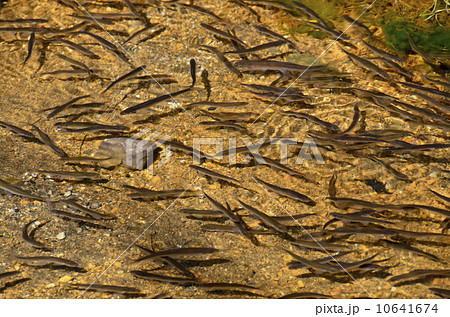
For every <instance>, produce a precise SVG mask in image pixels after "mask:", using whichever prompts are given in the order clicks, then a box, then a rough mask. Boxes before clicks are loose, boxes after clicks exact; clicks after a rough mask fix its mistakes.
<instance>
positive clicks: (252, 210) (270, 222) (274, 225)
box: [236, 198, 287, 233]
mask: <svg viewBox="0 0 450 317" xmlns="http://www.w3.org/2000/svg"><path fill="white" fill-rule="evenodd" d="M236 200H237V201H238V202H239V204H241V206H242V207H244V208H245V209H246V210H247V211H249V212H250V213H252V214H253V215H255V216H256V217H257V218H258V219H259V220H261V221H262V222H263V223H264V224H265V225H267V226H269V227H271V228H273V229H275V230H276V231H278V232H281V233H285V232H287V227H286V226H285V225H282V224H281V223H279V222H278V221H276V220H274V219H273V218H272V217H269V216H268V215H266V214H265V213H263V212H261V211H259V210H258V209H256V208H254V207H252V206H250V205H247V204H246V203H244V202H243V201H241V200H239V199H237V198H236Z"/></svg>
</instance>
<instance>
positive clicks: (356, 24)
mask: <svg viewBox="0 0 450 317" xmlns="http://www.w3.org/2000/svg"><path fill="white" fill-rule="evenodd" d="M342 17H343V18H344V19H345V20H347V21H348V22H350V23H351V26H354V27H357V28H358V29H360V30H362V31H363V32H366V33H367V34H368V35H369V36H372V32H371V31H370V29H369V28H368V27H367V26H366V25H364V24H363V23H361V22H359V21H357V20H354V19H352V18H351V17H349V16H348V15H346V14H344V15H343V16H342Z"/></svg>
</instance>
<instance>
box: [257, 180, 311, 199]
mask: <svg viewBox="0 0 450 317" xmlns="http://www.w3.org/2000/svg"><path fill="white" fill-rule="evenodd" d="M253 179H254V180H255V181H257V182H258V183H260V184H261V185H263V186H264V187H266V188H267V189H269V190H271V191H273V192H275V193H277V194H278V195H281V196H284V197H288V198H291V199H294V200H297V201H300V202H302V203H305V204H308V205H315V204H316V203H315V202H314V201H313V200H312V199H311V198H309V197H308V196H306V195H303V194H300V193H298V192H296V191H293V190H292V189H288V188H284V187H279V186H276V185H273V184H270V183H267V182H265V181H263V180H261V179H259V178H257V177H253Z"/></svg>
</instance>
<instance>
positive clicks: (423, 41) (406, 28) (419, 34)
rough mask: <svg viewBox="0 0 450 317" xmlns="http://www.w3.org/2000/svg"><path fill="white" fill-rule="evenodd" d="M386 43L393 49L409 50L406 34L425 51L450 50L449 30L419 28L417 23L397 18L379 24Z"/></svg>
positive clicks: (402, 52) (402, 51) (401, 51)
mask: <svg viewBox="0 0 450 317" xmlns="http://www.w3.org/2000/svg"><path fill="white" fill-rule="evenodd" d="M381 27H382V29H383V32H384V35H385V37H386V44H387V45H388V46H389V47H390V48H391V49H393V50H394V51H396V52H398V53H400V54H405V53H406V52H407V51H409V50H411V47H410V45H409V39H408V35H409V36H410V37H411V40H412V41H413V42H414V44H416V45H417V46H418V47H419V48H420V49H421V50H423V51H424V52H426V53H434V54H436V53H442V52H445V51H448V50H450V30H449V29H446V28H442V27H429V28H420V27H418V26H417V25H415V24H413V23H411V22H408V21H402V20H398V19H392V20H389V21H384V22H383V23H382V24H381Z"/></svg>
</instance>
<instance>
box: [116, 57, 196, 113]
mask: <svg viewBox="0 0 450 317" xmlns="http://www.w3.org/2000/svg"><path fill="white" fill-rule="evenodd" d="M190 65H191V77H192V84H191V86H190V87H188V88H186V89H183V90H180V91H177V92H173V93H171V94H167V95H162V96H159V97H156V98H153V99H150V100H147V101H144V102H142V103H140V104H137V105H135V106H132V107H129V108H127V109H125V110H123V111H122V112H120V114H121V115H125V114H130V113H136V112H137V111H138V110H141V109H144V108H148V107H150V106H152V105H155V104H157V103H159V102H161V101H164V100H167V99H170V98H173V97H175V96H178V95H180V94H183V93H185V92H187V91H189V90H191V89H192V88H193V87H194V85H195V81H196V76H195V71H196V63H195V60H194V59H191V61H190Z"/></svg>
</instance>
